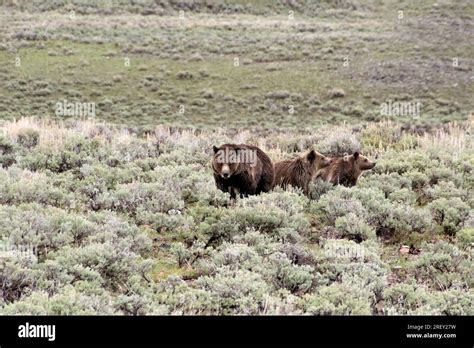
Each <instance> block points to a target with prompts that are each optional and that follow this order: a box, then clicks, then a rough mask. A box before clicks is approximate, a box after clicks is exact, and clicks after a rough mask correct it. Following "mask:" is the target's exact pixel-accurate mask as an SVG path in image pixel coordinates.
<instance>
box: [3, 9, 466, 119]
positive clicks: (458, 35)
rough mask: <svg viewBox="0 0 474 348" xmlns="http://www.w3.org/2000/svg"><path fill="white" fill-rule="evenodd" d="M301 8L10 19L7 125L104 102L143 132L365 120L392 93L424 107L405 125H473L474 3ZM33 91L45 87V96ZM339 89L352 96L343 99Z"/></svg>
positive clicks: (101, 107)
mask: <svg viewBox="0 0 474 348" xmlns="http://www.w3.org/2000/svg"><path fill="white" fill-rule="evenodd" d="M399 8H404V11H405V12H404V19H403V20H399V19H398V18H397V15H398V14H397V11H398V9H399ZM295 12H296V14H295V19H294V20H289V19H288V17H287V16H286V15H277V14H268V15H259V16H256V15H244V14H239V15H216V14H203V13H201V14H198V13H192V12H191V13H189V12H187V13H186V15H187V17H186V19H184V20H180V19H179V18H177V17H176V16H166V15H165V16H153V15H152V16H141V15H119V14H112V15H108V16H103V15H94V14H92V15H79V14H78V15H76V17H75V19H74V20H71V19H70V18H69V17H68V15H67V12H66V13H60V12H56V13H50V12H47V13H33V14H31V15H25V14H23V13H19V12H15V11H13V12H12V13H8V12H6V13H4V14H3V15H2V16H3V17H2V21H1V22H2V23H3V24H2V27H0V29H1V32H0V35H2V36H3V41H4V44H3V46H4V47H5V48H6V50H3V51H0V62H2V64H1V68H0V74H1V76H2V77H3V79H2V80H1V82H0V83H1V84H3V88H2V95H3V98H2V100H1V102H0V103H1V104H0V117H1V118H7V119H11V118H13V117H18V116H19V115H23V116H28V115H31V114H34V115H38V116H42V117H43V116H46V115H47V116H54V107H53V105H54V104H55V103H56V102H57V101H59V100H63V99H67V100H69V101H76V100H77V101H81V102H95V103H97V106H98V107H97V117H98V118H100V119H104V120H107V121H111V122H117V123H126V124H129V125H142V126H145V125H148V124H156V123H168V124H176V125H190V124H192V125H194V126H208V125H216V124H217V125H218V126H234V127H235V126H237V127H245V126H257V125H260V126H264V127H285V128H286V127H301V125H302V124H304V125H317V124H321V123H327V122H329V123H336V122H342V121H346V122H352V123H358V122H360V121H364V120H379V119H381V118H383V117H382V116H381V115H380V104H381V103H383V102H386V101H388V100H389V99H391V100H394V101H395V100H404V101H408V102H414V103H415V102H421V103H422V109H421V112H422V113H421V117H420V118H419V119H415V120H414V119H413V118H411V117H409V116H408V117H401V118H400V120H401V121H402V122H405V123H425V124H426V123H433V122H442V121H449V120H454V119H464V118H466V117H467V116H468V115H469V112H470V111H471V110H472V100H471V99H472V98H471V96H472V94H473V91H474V90H473V84H472V79H471V77H470V75H471V73H472V59H471V58H470V57H472V55H473V53H474V52H472V50H473V48H472V45H469V42H468V40H466V39H465V38H466V35H469V33H472V29H473V17H472V13H471V12H472V10H466V8H465V4H458V5H457V6H454V5H447V4H443V3H440V4H439V6H438V8H435V7H430V6H428V2H426V3H423V4H418V5H410V4H408V3H405V4H404V5H403V4H402V5H398V6H395V5H393V4H391V3H390V2H389V3H385V4H384V5H383V6H379V7H378V6H373V7H362V6H361V7H360V8H359V9H358V10H357V11H356V12H354V11H351V10H339V11H338V12H335V13H334V15H333V16H331V13H332V12H328V10H326V11H320V12H316V13H315V14H314V13H311V15H308V13H305V12H304V11H302V10H295ZM283 13H284V11H283ZM456 23H460V24H461V25H456ZM33 34H35V35H33ZM0 38H1V36H0ZM39 47H42V48H41V49H39ZM17 56H18V57H20V58H21V60H22V61H21V62H22V64H21V66H20V67H15V65H14V60H15V57H17ZM346 57H347V58H348V62H349V66H344V65H343V63H344V59H345V58H346ZM453 57H458V59H459V61H460V66H459V67H457V68H455V67H453V66H452V62H451V60H452V58H453ZM124 58H130V59H131V65H130V67H126V66H125V65H124ZM235 58H238V59H239V66H238V67H236V66H234V59H235ZM180 73H181V74H183V73H190V74H189V76H190V78H186V76H185V77H184V78H179V74H180ZM35 83H40V85H41V86H43V87H44V88H41V87H40V88H39V89H41V90H44V93H40V95H36V94H37V93H36V91H37V90H38V85H35ZM19 84H20V85H19ZM333 88H343V89H344V91H345V93H346V95H345V97H343V98H339V99H331V97H330V91H331V90H332V89H333ZM281 91H283V92H286V94H285V93H284V94H283V96H282V97H281V98H280V99H279V98H278V96H275V92H281ZM286 96H289V97H286ZM19 99H21V100H26V101H27V102H22V103H21V104H20V105H19V103H17V102H15V101H16V100H19ZM181 105H183V106H184V108H185V112H184V114H180V113H179V112H178V111H179V108H180V106H181ZM290 105H292V106H293V108H294V110H295V112H294V114H290V113H289V107H290Z"/></svg>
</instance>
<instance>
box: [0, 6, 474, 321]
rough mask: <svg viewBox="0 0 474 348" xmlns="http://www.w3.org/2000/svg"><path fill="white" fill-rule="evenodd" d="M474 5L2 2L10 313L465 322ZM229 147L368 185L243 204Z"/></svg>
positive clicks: (0, 251)
mask: <svg viewBox="0 0 474 348" xmlns="http://www.w3.org/2000/svg"><path fill="white" fill-rule="evenodd" d="M470 5H471V3H470V1H468V0H461V1H456V2H453V3H451V2H446V1H439V2H437V3H433V1H428V0H422V1H416V2H412V1H408V0H402V1H380V0H369V1H356V0H337V1H336V0H324V1H287V0H281V1H269V0H258V1H251V2H249V1H243V0H225V1H207V0H191V1H172V0H157V1H151V0H150V1H148V0H145V1H133V2H131V1H125V0H123V1H122V0H121V1H114V6H110V2H109V1H97V2H84V1H79V0H71V1H65V2H61V1H43V2H39V1H33V2H32V1H27V0H0V289H1V291H0V314H59V315H70V314H120V315H146V314H157V315H165V314H198V315H235V314H249V315H264V314H268V315H272V314H313V315H344V314H345V315H347V314H351V315H387V314H389V315H391V314H392V315H393V314H417V315H419V314H435V315H473V314H474V311H473V308H474V305H473V304H474V292H473V290H472V288H473V279H474V278H473V275H472V269H473V259H472V255H473V253H472V251H473V243H474V229H473V224H474V210H473V208H474V199H473V197H474V195H473V190H474V147H473V135H472V122H473V116H472V112H473V110H474V108H473V103H472V96H473V95H474V89H473V86H474V85H473V83H472V75H473V70H472V69H473V68H472V67H473V59H472V57H474V46H473V45H472V44H471V42H469V40H468V39H467V37H468V35H469V34H470V33H471V32H472V28H473V25H474V8H473V7H472V6H470ZM400 10H401V11H403V13H402V18H400V12H399V11H400ZM64 101H66V102H70V103H94V105H95V109H94V110H95V115H83V114H81V113H77V112H76V113H75V114H74V116H65V115H59V114H57V113H56V111H57V103H63V102H64ZM392 102H394V103H395V102H400V103H410V104H417V103H419V104H420V106H421V107H420V114H419V115H412V114H408V115H407V114H405V115H399V114H397V113H392V115H384V114H383V113H382V108H383V107H384V106H387V105H388V103H392ZM392 111H393V110H392ZM94 117H95V118H94ZM226 142H231V143H234V142H235V143H248V144H254V145H257V146H259V147H261V148H262V149H263V150H264V151H265V152H266V153H268V155H269V156H270V157H271V158H272V160H281V159H290V158H294V157H295V156H297V155H298V154H300V153H302V152H304V151H306V150H308V149H309V148H315V149H317V150H318V151H320V152H321V153H323V154H325V155H328V156H337V155H344V154H349V153H352V152H354V151H356V150H357V151H361V152H362V153H363V154H364V155H366V156H367V157H368V158H369V159H371V160H374V161H376V162H377V165H376V167H375V168H374V169H373V170H371V171H369V172H367V173H365V174H364V175H363V176H362V178H361V179H360V180H359V182H358V184H357V186H356V187H352V188H346V187H341V186H336V187H335V186H332V185H329V184H327V183H323V182H320V181H317V182H314V183H312V184H311V185H310V193H309V196H310V197H307V196H305V195H303V193H302V192H301V191H299V190H297V189H291V188H290V189H289V190H288V191H283V190H282V189H280V188H276V189H275V190H274V191H272V192H269V193H265V194H261V195H259V196H251V197H248V198H245V199H239V200H237V201H236V202H232V201H230V199H229V195H228V194H225V193H223V192H221V191H219V190H218V189H217V188H216V187H215V184H214V180H213V177H212V170H211V167H210V160H211V157H212V146H213V145H220V144H223V143H226Z"/></svg>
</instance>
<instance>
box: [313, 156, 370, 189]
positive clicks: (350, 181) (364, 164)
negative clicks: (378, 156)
mask: <svg viewBox="0 0 474 348" xmlns="http://www.w3.org/2000/svg"><path fill="white" fill-rule="evenodd" d="M375 164H376V163H375V162H372V161H370V160H369V159H368V158H367V157H365V156H362V155H361V154H359V152H354V154H352V155H350V156H344V157H335V158H331V164H330V165H329V166H328V167H326V168H324V169H321V170H320V171H318V173H317V174H316V177H315V178H321V179H323V180H324V181H327V182H330V183H332V184H334V185H343V186H348V187H351V186H355V185H356V184H357V180H358V179H359V177H360V176H361V175H362V173H364V172H365V171H367V170H369V169H372V168H374V167H375Z"/></svg>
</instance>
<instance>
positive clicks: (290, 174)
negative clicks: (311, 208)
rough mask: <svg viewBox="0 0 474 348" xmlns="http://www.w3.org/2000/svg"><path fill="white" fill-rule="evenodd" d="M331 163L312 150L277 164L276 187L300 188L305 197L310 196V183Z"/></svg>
mask: <svg viewBox="0 0 474 348" xmlns="http://www.w3.org/2000/svg"><path fill="white" fill-rule="evenodd" d="M330 161H331V160H330V158H328V157H326V156H324V155H322V154H320V153H319V152H317V151H315V150H311V151H309V152H308V153H306V154H304V155H303V156H299V157H298V158H295V159H293V160H287V161H279V162H275V164H274V167H275V185H280V186H281V187H282V188H283V189H286V188H287V187H288V186H293V187H299V188H301V189H302V190H303V192H304V194H305V195H309V183H310V182H311V181H313V179H314V177H315V175H316V174H317V173H318V171H320V170H321V169H323V168H326V167H327V166H328V165H329V164H330Z"/></svg>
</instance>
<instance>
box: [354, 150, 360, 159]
mask: <svg viewBox="0 0 474 348" xmlns="http://www.w3.org/2000/svg"><path fill="white" fill-rule="evenodd" d="M357 158H359V152H358V151H356V152H354V159H357Z"/></svg>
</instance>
